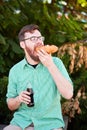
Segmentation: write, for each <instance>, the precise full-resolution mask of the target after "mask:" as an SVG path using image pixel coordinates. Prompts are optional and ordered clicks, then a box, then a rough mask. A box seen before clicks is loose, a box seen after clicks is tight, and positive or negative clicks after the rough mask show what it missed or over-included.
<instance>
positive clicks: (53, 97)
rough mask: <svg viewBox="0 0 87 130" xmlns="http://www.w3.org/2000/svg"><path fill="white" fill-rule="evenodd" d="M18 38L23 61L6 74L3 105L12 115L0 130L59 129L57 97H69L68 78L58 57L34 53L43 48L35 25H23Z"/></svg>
mask: <svg viewBox="0 0 87 130" xmlns="http://www.w3.org/2000/svg"><path fill="white" fill-rule="evenodd" d="M18 37H19V41H20V46H21V48H22V49H23V50H24V53H25V58H24V59H23V60H22V61H20V62H19V63H17V64H16V65H14V66H13V67H12V68H11V70H10V73H9V83H8V91H7V105H8V108H9V109H10V110H12V111H13V110H14V111H15V112H14V116H13V119H12V120H11V122H10V125H9V126H7V127H6V128H4V130H62V128H63V127H64V122H63V118H62V112H61V104H60V95H62V96H63V97H64V98H66V99H70V98H71V97H72V96H73V86H72V82H71V80H70V78H69V75H68V73H67V71H66V69H65V67H64V65H63V63H62V61H61V60H60V59H59V58H57V57H52V56H51V55H50V54H48V53H47V52H45V51H44V50H43V49H41V50H38V52H36V50H35V48H36V47H38V46H41V45H44V37H43V36H42V35H41V32H40V31H39V27H38V26H37V25H34V24H31V25H26V26H24V27H23V28H22V29H21V31H20V32H19V35H18ZM28 87H30V88H32V89H33V92H34V106H32V107H28V104H30V102H31V97H30V96H29V95H30V92H28V91H26V90H27V88H28Z"/></svg>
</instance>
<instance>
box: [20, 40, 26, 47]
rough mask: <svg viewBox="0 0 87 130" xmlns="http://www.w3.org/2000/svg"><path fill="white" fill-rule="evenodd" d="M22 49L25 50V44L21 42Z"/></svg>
mask: <svg viewBox="0 0 87 130" xmlns="http://www.w3.org/2000/svg"><path fill="white" fill-rule="evenodd" d="M20 47H21V48H23V49H24V48H25V43H24V41H21V42H20Z"/></svg>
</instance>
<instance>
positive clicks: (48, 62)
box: [38, 50, 73, 99]
mask: <svg viewBox="0 0 87 130" xmlns="http://www.w3.org/2000/svg"><path fill="white" fill-rule="evenodd" d="M38 56H39V59H40V61H41V62H42V64H43V65H44V66H46V67H47V68H48V70H49V72H50V74H51V75H52V77H53V79H54V81H55V84H56V85H57V88H58V90H59V92H60V94H61V95H62V96H63V97H64V98H66V99H70V98H71V97H72V96H73V86H72V84H71V83H70V82H69V81H68V80H67V79H66V78H65V77H64V76H63V75H62V73H61V72H60V70H59V69H58V68H57V66H56V65H55V64H54V62H53V60H52V56H51V55H50V54H48V53H47V52H45V51H44V50H40V51H38Z"/></svg>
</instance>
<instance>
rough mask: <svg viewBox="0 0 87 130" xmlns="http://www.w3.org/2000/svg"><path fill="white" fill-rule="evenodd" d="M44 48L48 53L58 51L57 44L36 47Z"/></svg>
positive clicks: (38, 48)
mask: <svg viewBox="0 0 87 130" xmlns="http://www.w3.org/2000/svg"><path fill="white" fill-rule="evenodd" d="M40 49H43V50H44V51H46V52H47V53H48V54H52V53H55V52H57V51H58V47H57V46H55V45H43V46H38V47H36V49H35V50H36V51H38V50H40Z"/></svg>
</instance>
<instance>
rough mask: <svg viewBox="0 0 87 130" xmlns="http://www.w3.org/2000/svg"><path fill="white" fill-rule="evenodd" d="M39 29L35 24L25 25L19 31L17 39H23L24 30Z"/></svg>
mask: <svg viewBox="0 0 87 130" xmlns="http://www.w3.org/2000/svg"><path fill="white" fill-rule="evenodd" d="M36 29H37V30H39V26H38V25H35V24H30V25H25V26H24V27H23V28H22V29H21V30H20V32H19V34H18V38H19V41H23V40H24V33H25V32H30V33H32V32H33V31H34V30H36Z"/></svg>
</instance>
